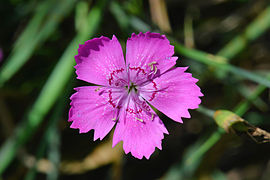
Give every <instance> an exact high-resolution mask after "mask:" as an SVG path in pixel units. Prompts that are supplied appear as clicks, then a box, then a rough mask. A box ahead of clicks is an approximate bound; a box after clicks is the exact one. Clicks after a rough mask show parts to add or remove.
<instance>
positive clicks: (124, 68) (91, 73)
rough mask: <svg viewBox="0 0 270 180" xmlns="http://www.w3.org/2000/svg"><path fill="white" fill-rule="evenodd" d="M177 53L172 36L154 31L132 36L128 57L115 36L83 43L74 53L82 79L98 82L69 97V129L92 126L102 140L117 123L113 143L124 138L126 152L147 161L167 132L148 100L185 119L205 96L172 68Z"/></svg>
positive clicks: (189, 78)
mask: <svg viewBox="0 0 270 180" xmlns="http://www.w3.org/2000/svg"><path fill="white" fill-rule="evenodd" d="M173 54H174V47H173V46H171V45H170V42H169V41H168V39H167V38H166V37H165V36H164V35H160V34H158V33H151V32H147V33H145V34H144V33H140V34H138V35H136V34H132V36H131V38H129V39H128V40H127V46H126V60H124V56H123V52H122V48H121V45H120V43H119V42H118V40H117V38H116V37H115V36H113V37H112V39H109V38H107V37H103V36H102V37H100V38H94V39H92V40H89V41H86V42H85V44H83V45H80V46H79V49H78V55H77V56H75V60H76V63H77V65H76V66H75V68H76V73H77V75H78V79H80V80H83V81H86V82H89V83H93V84H97V85H98V86H84V87H78V88H75V90H76V91H77V92H76V93H75V94H73V95H72V96H71V98H70V99H71V108H70V112H69V121H72V124H71V128H78V129H79V130H80V133H86V132H88V131H90V130H91V129H94V140H97V139H98V138H100V140H102V139H103V138H104V137H105V136H106V135H107V134H108V133H109V131H111V129H112V128H113V126H114V125H116V127H115V131H114V136H113V147H114V146H115V145H116V144H117V143H119V142H120V141H123V149H124V151H125V153H129V152H131V154H132V155H133V156H134V157H136V158H139V159H142V158H143V156H145V157H146V158H147V159H149V157H150V155H151V154H152V153H153V152H154V150H155V147H158V148H159V149H161V141H162V139H163V138H164V133H166V134H168V131H167V129H166V127H165V126H164V124H163V123H162V121H161V120H160V119H159V117H158V116H157V115H156V113H155V112H154V111H153V110H152V108H151V107H150V106H149V104H151V105H153V106H154V107H155V108H157V109H158V110H159V111H161V112H163V113H164V114H166V115H167V116H168V117H170V118H171V119H173V120H175V121H177V122H180V123H182V122H183V121H182V117H184V118H190V114H189V112H188V109H195V108H198V105H199V104H200V103H201V100H200V98H199V96H203V95H202V93H201V92H200V88H199V87H198V86H197V85H196V84H195V83H196V82H197V81H198V80H197V79H195V78H193V77H192V76H191V74H190V73H185V71H186V69H187V68H186V67H177V68H172V67H173V66H174V65H175V62H176V60H177V57H175V56H173Z"/></svg>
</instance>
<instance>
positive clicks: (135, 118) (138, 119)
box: [135, 117, 143, 122]
mask: <svg viewBox="0 0 270 180" xmlns="http://www.w3.org/2000/svg"><path fill="white" fill-rule="evenodd" d="M135 119H137V120H138V121H140V122H143V120H142V119H140V118H137V117H135Z"/></svg>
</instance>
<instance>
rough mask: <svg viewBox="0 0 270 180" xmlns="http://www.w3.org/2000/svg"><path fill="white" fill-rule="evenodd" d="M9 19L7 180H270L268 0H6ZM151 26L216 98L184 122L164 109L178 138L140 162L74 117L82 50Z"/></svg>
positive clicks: (0, 124)
mask: <svg viewBox="0 0 270 180" xmlns="http://www.w3.org/2000/svg"><path fill="white" fill-rule="evenodd" d="M0 20H1V21H0V22H1V28H0V144H1V146H0V179H7V180H14V179H27V180H31V179H48V180H54V179H82V180H83V179H90V178H91V179H166V180H167V179H168V180H171V179H176V180H177V179H217V180H223V179H232V180H238V179H239V180H242V179H245V180H246V179H247V180H253V179H254V180H257V179H260V180H268V179H270V153H269V152H270V145H269V140H270V139H269V138H270V137H269V133H267V131H270V113H269V87H270V71H269V70H270V44H269V42H270V41H269V40H270V30H269V28H270V3H269V1H268V0H204V1H202V0H166V1H165V0H148V1H147V0H89V1H83V0H58V1H54V0H39V1H38V0H5V1H1V2H0ZM146 31H154V32H159V33H162V34H166V35H167V37H168V38H169V39H170V41H171V43H172V44H173V45H174V46H175V54H176V55H177V56H179V60H178V62H177V66H189V67H190V68H189V70H188V71H190V72H192V73H193V76H194V77H196V78H198V79H199V82H198V85H199V86H200V87H201V89H202V92H203V94H204V97H202V105H201V106H200V108H199V109H198V110H197V111H195V110H192V111H190V112H191V115H192V118H191V119H186V120H184V124H178V123H175V122H173V121H171V120H170V119H169V118H168V117H166V116H165V115H163V114H159V115H160V117H161V119H162V120H163V122H164V123H165V125H166V127H167V129H168V131H169V132H170V135H169V136H166V137H165V139H164V140H163V143H162V145H163V150H162V151H159V150H156V151H155V153H154V154H153V155H152V156H151V158H150V160H146V159H143V160H138V159H135V158H133V157H132V156H131V155H129V154H128V155H124V154H123V150H122V146H121V145H117V146H116V147H115V148H114V149H112V148H111V138H112V133H111V134H110V135H108V136H107V137H106V138H105V139H104V140H103V141H102V142H100V141H97V142H93V140H92V139H93V132H92V131H91V132H89V133H87V134H79V133H78V130H74V129H70V128H69V125H70V123H68V122H67V119H68V116H67V115H68V110H69V103H70V100H69V97H70V95H71V94H72V93H73V92H74V91H73V90H72V88H73V87H76V86H80V85H84V84H83V82H80V81H79V80H75V70H74V68H73V66H74V65H75V60H74V55H76V54H77V48H78V44H82V43H83V42H84V41H86V40H88V39H91V38H93V37H98V36H101V35H103V36H108V37H111V36H112V35H113V34H115V35H116V36H117V38H118V39H119V41H120V42H121V44H122V45H123V47H125V43H126V40H127V38H128V37H130V35H131V33H132V32H135V33H138V32H146ZM221 109H225V110H226V111H224V110H222V111H217V110H221ZM215 122H217V123H215ZM239 123H240V124H241V126H239ZM257 127H259V128H261V129H258V128H257ZM262 129H264V130H266V131H263V130H262ZM256 132H259V134H256Z"/></svg>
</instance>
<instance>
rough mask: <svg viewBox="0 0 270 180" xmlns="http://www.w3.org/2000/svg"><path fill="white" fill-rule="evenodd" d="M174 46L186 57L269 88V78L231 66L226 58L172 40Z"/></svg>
mask: <svg viewBox="0 0 270 180" xmlns="http://www.w3.org/2000/svg"><path fill="white" fill-rule="evenodd" d="M174 46H175V51H176V52H177V53H179V54H181V55H184V56H186V57H188V58H191V59H194V60H196V61H199V62H202V63H204V64H207V65H209V66H213V67H216V68H218V69H221V70H224V71H228V72H231V73H233V74H235V75H237V76H241V77H243V78H246V79H249V80H251V81H254V82H257V83H259V84H262V85H264V86H267V87H269V88H270V80H268V79H267V78H265V77H263V76H260V75H257V74H255V73H252V72H249V71H247V70H244V69H241V68H238V67H235V66H233V65H231V64H229V63H227V61H228V60H227V59H226V58H223V57H220V56H215V55H213V54H209V53H205V52H202V51H199V50H196V49H190V48H186V47H185V46H183V45H181V44H179V43H177V42H174Z"/></svg>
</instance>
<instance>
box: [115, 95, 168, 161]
mask: <svg viewBox="0 0 270 180" xmlns="http://www.w3.org/2000/svg"><path fill="white" fill-rule="evenodd" d="M129 107H130V108H131V109H133V110H135V111H137V112H139V113H137V115H136V113H134V112H135V111H130V110H129V111H126V113H122V115H121V116H120V119H119V122H118V123H117V125H116V128H115V131H114V136H113V146H115V145H116V144H117V143H119V142H120V141H123V149H124V151H125V153H126V154H127V153H129V152H131V154H132V155H133V156H134V157H136V158H138V159H142V158H143V156H145V157H146V158H147V159H149V158H150V156H151V154H152V153H153V152H154V151H155V148H156V147H157V148H159V149H162V147H161V142H162V139H163V138H164V135H163V134H164V133H166V134H168V131H167V129H166V127H165V126H164V124H163V123H162V121H161V120H160V119H159V117H158V116H157V115H156V114H154V112H152V111H151V110H149V112H147V111H144V110H143V111H141V110H140V107H138V106H137V105H136V103H134V101H133V100H131V101H130V104H129ZM147 109H148V108H147ZM137 118H140V120H138V119H137ZM141 121H142V122H141Z"/></svg>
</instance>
